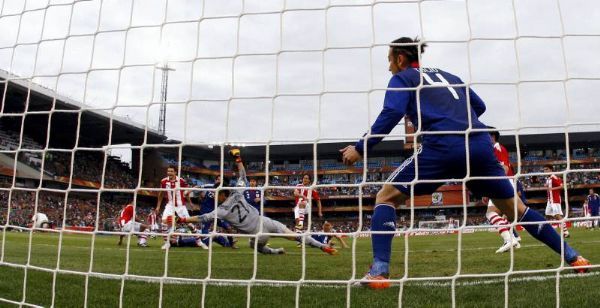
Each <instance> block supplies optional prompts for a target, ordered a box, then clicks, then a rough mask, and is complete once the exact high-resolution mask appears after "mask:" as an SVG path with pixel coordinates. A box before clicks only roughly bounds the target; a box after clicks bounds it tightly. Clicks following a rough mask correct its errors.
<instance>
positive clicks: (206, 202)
mask: <svg viewBox="0 0 600 308" xmlns="http://www.w3.org/2000/svg"><path fill="white" fill-rule="evenodd" d="M218 186H219V184H218V183H216V184H206V185H202V188H217V187H218ZM214 210H215V192H214V191H205V192H204V198H202V202H201V203H200V214H206V213H210V212H212V211H214Z"/></svg>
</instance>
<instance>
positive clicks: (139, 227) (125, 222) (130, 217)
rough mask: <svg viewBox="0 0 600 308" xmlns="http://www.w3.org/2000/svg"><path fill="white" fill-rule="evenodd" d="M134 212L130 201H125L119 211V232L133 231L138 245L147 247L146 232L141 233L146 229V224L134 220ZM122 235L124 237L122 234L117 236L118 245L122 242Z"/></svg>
mask: <svg viewBox="0 0 600 308" xmlns="http://www.w3.org/2000/svg"><path fill="white" fill-rule="evenodd" d="M134 212H135V211H134V206H133V204H132V203H131V202H130V203H127V205H125V207H124V208H123V209H122V210H121V212H119V219H118V224H119V227H121V232H135V233H136V234H135V235H136V236H137V238H138V246H140V247H148V244H147V242H146V234H143V233H141V232H144V231H145V230H147V229H148V225H145V224H143V223H140V222H137V221H135V220H134V216H135V214H134ZM123 237H125V235H124V234H121V235H120V236H119V245H121V244H123Z"/></svg>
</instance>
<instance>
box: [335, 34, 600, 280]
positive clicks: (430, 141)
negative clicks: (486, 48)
mask: <svg viewBox="0 0 600 308" xmlns="http://www.w3.org/2000/svg"><path fill="white" fill-rule="evenodd" d="M392 44H394V45H390V48H389V50H388V62H389V70H390V72H391V73H392V77H391V78H390V81H389V84H388V90H387V91H386V93H385V98H384V103H383V110H382V111H381V112H380V114H379V116H378V117H377V120H376V121H375V123H374V124H373V125H372V126H371V130H370V132H369V133H370V134H372V135H378V137H373V138H368V139H367V138H365V139H360V140H359V141H358V142H356V144H354V145H349V146H347V147H345V148H343V149H341V150H340V152H341V153H342V155H343V161H344V163H346V164H348V165H352V164H354V163H355V162H357V161H359V160H362V157H363V154H364V153H367V152H368V151H369V150H371V149H372V148H373V147H374V146H375V145H376V144H377V143H379V142H380V141H381V140H382V139H383V137H381V135H387V134H389V133H390V132H391V130H392V129H393V128H394V127H396V125H398V123H399V122H400V120H402V118H404V116H405V115H407V116H408V118H409V119H410V120H411V121H412V123H413V125H414V127H415V128H416V131H417V132H420V133H421V135H420V136H419V137H421V144H420V146H419V147H418V148H417V149H416V151H415V153H414V155H413V156H412V157H409V158H407V159H406V160H405V161H404V163H402V165H401V166H400V167H398V169H397V170H396V171H394V172H393V173H392V175H391V176H390V177H389V178H388V180H387V182H388V183H386V184H384V185H383V187H382V188H381V190H380V191H379V192H378V193H377V197H376V200H375V209H374V213H373V216H372V219H371V230H373V231H384V232H388V233H376V234H372V235H371V241H372V243H373V264H372V265H371V269H370V271H369V272H368V273H367V275H366V276H365V278H364V280H367V281H368V283H366V284H367V285H368V286H369V287H371V288H387V287H389V286H390V283H389V281H388V280H387V279H388V275H389V263H390V256H391V248H392V240H393V238H394V232H396V207H397V206H398V205H400V204H404V203H405V202H406V200H408V199H409V198H410V196H412V195H413V194H414V195H415V196H420V195H429V194H431V193H433V192H435V191H436V190H437V188H438V187H439V186H441V185H442V184H443V181H438V182H421V181H419V182H418V183H414V184H413V180H444V179H464V178H467V177H478V178H476V179H468V180H467V181H466V186H467V187H468V189H469V190H470V191H471V192H473V193H474V194H475V195H478V196H487V197H489V198H491V199H492V201H493V202H494V205H496V207H497V208H498V209H500V211H501V212H502V213H503V214H505V215H506V216H507V217H508V220H509V221H518V222H520V223H521V222H525V223H529V224H523V228H525V230H527V232H529V233H530V234H531V235H532V236H533V237H534V238H536V239H537V240H539V241H540V242H542V243H544V244H546V245H547V246H548V247H550V248H551V249H552V250H554V251H555V252H556V253H558V254H559V255H563V252H564V259H565V261H566V263H568V264H570V265H571V266H573V267H575V270H576V271H578V272H585V271H587V270H588V267H589V265H590V263H589V261H587V260H586V259H584V258H583V257H582V256H580V255H579V253H578V252H577V251H575V250H574V249H573V248H571V246H569V245H568V244H567V243H566V242H563V241H562V239H561V237H560V235H558V233H556V231H554V229H553V228H552V225H551V224H549V223H547V222H546V220H545V219H544V217H543V216H541V215H540V214H539V213H538V212H536V211H535V210H533V209H530V208H528V207H527V206H525V205H524V204H523V201H522V200H521V199H520V198H515V193H514V188H513V186H512V184H511V183H510V181H509V180H508V179H501V178H498V177H503V176H506V173H505V172H504V169H502V166H500V164H498V161H497V159H496V157H495V156H494V152H493V145H492V142H491V139H490V137H489V135H488V134H487V133H486V132H485V131H484V130H485V129H487V126H486V125H485V124H484V123H482V122H481V121H479V117H480V116H481V115H482V114H483V113H484V112H485V109H486V107H485V103H484V102H483V100H482V99H481V98H479V96H477V94H475V92H474V91H473V89H470V88H469V87H468V86H465V85H464V82H463V81H462V80H460V78H458V77H457V76H455V75H452V74H450V73H448V72H445V71H443V70H441V69H438V68H431V67H428V68H421V67H420V65H419V59H420V53H421V52H422V51H423V48H425V47H426V45H425V44H420V43H419V41H418V40H413V39H411V38H408V37H403V38H399V39H397V40H394V41H393V42H392ZM423 86H425V87H423ZM469 129H480V131H471V132H467V130H469ZM444 132H448V133H444ZM466 137H468V138H466ZM467 141H468V144H467ZM467 158H468V159H467ZM417 162H418V163H417ZM485 177H495V178H494V179H485ZM515 199H516V201H515ZM515 205H516V208H515ZM515 214H516V217H515Z"/></svg>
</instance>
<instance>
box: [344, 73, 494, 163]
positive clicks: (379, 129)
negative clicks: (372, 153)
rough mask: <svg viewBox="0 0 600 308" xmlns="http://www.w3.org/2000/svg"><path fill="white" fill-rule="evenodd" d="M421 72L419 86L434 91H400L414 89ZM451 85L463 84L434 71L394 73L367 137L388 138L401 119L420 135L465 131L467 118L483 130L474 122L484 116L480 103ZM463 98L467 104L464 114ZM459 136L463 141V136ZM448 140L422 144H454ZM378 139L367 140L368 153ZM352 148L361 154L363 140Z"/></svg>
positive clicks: (471, 93) (425, 138) (429, 139)
mask: <svg viewBox="0 0 600 308" xmlns="http://www.w3.org/2000/svg"><path fill="white" fill-rule="evenodd" d="M421 72H422V75H423V85H433V86H434V87H426V88H422V89H421V90H420V91H417V90H401V89H407V88H416V87H418V86H419V85H420V84H421ZM455 84H463V81H462V80H460V78H458V77H456V76H454V75H452V74H450V73H447V72H445V71H442V70H440V69H437V68H408V69H406V70H404V71H401V72H398V73H397V74H395V75H394V76H392V78H391V79H390V82H389V84H388V90H387V91H386V93H385V99H384V103H383V110H382V111H381V113H380V114H379V116H378V117H377V120H376V121H375V123H374V124H373V126H371V134H377V135H387V134H389V133H390V132H391V131H392V129H393V128H394V127H395V126H396V125H397V124H398V122H400V120H402V118H403V117H404V116H408V118H409V119H410V121H411V122H412V123H413V125H414V126H415V129H418V128H419V127H420V129H421V131H432V132H433V131H465V130H466V129H467V128H469V116H470V121H471V124H472V125H471V126H472V127H473V128H486V125H485V124H483V123H481V122H480V121H479V120H478V117H479V116H480V115H481V114H483V113H484V112H485V104H484V102H483V101H482V100H481V98H479V96H477V94H475V92H474V91H473V90H472V89H469V92H468V95H467V91H466V87H464V86H458V87H451V86H450V85H455ZM399 90H401V91H399ZM417 92H418V93H417ZM467 96H468V97H469V98H468V99H469V102H470V104H471V108H470V109H469V111H468V112H467V106H468V105H467ZM417 97H418V99H417ZM418 102H420V104H418ZM419 108H420V115H421V118H420V121H419V117H418V111H419ZM486 134H487V133H486ZM461 136H462V138H463V140H464V135H461ZM448 137H449V136H448V135H424V136H423V138H422V143H423V144H426V143H442V144H444V143H451V142H454V141H453V140H450V139H449V138H448ZM382 139H383V138H369V139H368V141H367V146H368V149H371V148H372V147H373V146H374V145H376V144H377V143H379V142H380V141H381V140H382ZM355 146H356V150H357V151H358V152H359V153H361V154H363V152H364V144H363V140H362V139H361V140H359V141H358V142H357V143H356V145H355Z"/></svg>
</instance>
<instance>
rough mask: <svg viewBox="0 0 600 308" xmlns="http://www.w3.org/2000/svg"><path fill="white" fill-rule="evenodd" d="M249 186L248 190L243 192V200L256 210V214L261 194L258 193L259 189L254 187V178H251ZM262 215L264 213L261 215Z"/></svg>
mask: <svg viewBox="0 0 600 308" xmlns="http://www.w3.org/2000/svg"><path fill="white" fill-rule="evenodd" d="M249 184H250V189H248V190H246V191H244V198H245V199H246V202H248V203H249V204H250V205H252V206H253V207H254V208H255V209H257V210H258V212H260V199H261V196H262V193H261V191H260V189H257V187H256V185H257V183H256V179H255V178H251V179H250V181H249ZM262 214H263V215H264V213H262Z"/></svg>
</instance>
